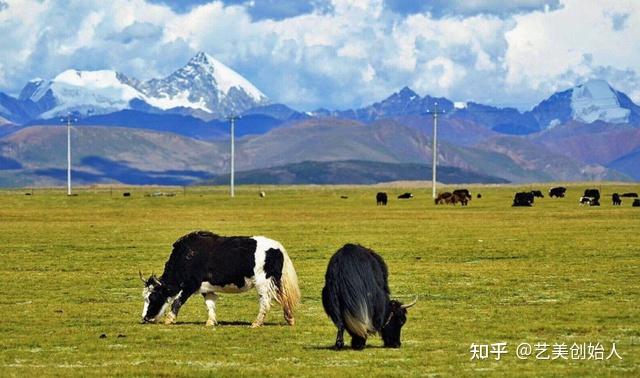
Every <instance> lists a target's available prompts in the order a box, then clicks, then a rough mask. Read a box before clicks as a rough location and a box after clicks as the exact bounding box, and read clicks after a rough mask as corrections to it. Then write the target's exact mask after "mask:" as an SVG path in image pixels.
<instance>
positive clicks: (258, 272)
mask: <svg viewBox="0 0 640 378" xmlns="http://www.w3.org/2000/svg"><path fill="white" fill-rule="evenodd" d="M252 239H253V240H255V241H256V252H255V266H254V267H253V274H254V278H255V282H256V287H257V289H258V293H260V294H261V295H265V294H266V295H267V296H268V297H269V300H270V301H271V300H273V299H275V298H276V297H277V295H278V294H277V290H278V288H277V287H276V285H275V284H274V283H273V280H271V279H267V273H266V272H265V271H264V264H265V262H266V260H267V251H268V250H270V249H277V250H279V251H280V252H282V253H283V254H284V253H285V252H284V251H285V249H284V247H283V246H282V244H280V243H278V242H277V241H275V240H272V239H269V238H265V237H264V236H254V237H252Z"/></svg>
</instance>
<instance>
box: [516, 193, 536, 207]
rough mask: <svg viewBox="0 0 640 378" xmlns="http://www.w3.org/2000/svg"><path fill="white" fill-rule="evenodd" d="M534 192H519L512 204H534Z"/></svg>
mask: <svg viewBox="0 0 640 378" xmlns="http://www.w3.org/2000/svg"><path fill="white" fill-rule="evenodd" d="M533 200H534V197H533V193H531V192H519V193H516V194H515V196H514V197H513V204H512V205H511V206H528V207H531V206H533Z"/></svg>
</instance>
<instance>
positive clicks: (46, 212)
mask: <svg viewBox="0 0 640 378" xmlns="http://www.w3.org/2000/svg"><path fill="white" fill-rule="evenodd" d="M541 188H542V187H541ZM517 189H518V188H514V187H481V188H472V190H473V191H474V192H477V191H480V192H481V193H482V195H483V197H482V199H477V198H474V199H473V200H472V201H471V203H470V206H469V207H467V208H461V207H459V206H458V207H451V206H449V207H445V206H439V207H436V206H435V205H433V202H432V201H431V199H430V195H429V190H427V189H412V191H413V192H414V194H415V195H416V198H415V199H413V200H409V201H404V202H401V201H398V200H395V196H393V198H394V199H392V200H391V201H390V204H389V206H387V207H376V206H375V200H374V195H375V192H376V191H378V190H379V188H374V187H360V188H357V187H356V188H346V187H345V188H338V187H317V188H295V187H287V188H267V189H266V191H267V197H266V198H264V199H260V198H259V197H258V196H257V188H255V187H241V188H240V190H239V191H238V193H237V196H236V198H235V199H230V198H228V197H227V192H226V190H224V189H222V188H217V189H212V188H190V189H188V190H187V192H186V195H184V194H183V192H182V190H179V191H177V195H176V196H175V197H144V193H149V192H152V191H154V190H153V189H151V188H131V189H127V191H131V192H132V193H133V196H132V197H131V198H123V197H122V196H121V192H122V190H115V191H114V193H113V196H111V195H110V193H109V192H108V191H93V190H83V191H81V192H80V195H79V196H77V197H67V196H66V195H64V193H63V192H62V191H61V190H58V191H55V190H51V191H45V190H40V191H36V192H35V193H34V195H32V196H25V195H24V191H22V190H6V191H1V192H0V201H1V203H2V205H1V207H0V270H1V271H0V274H1V277H2V278H1V281H0V282H1V288H2V290H1V293H2V296H1V297H0V319H1V321H0V336H1V337H0V364H1V367H0V375H2V376H51V375H58V376H60V375H65V376H66V375H76V376H94V375H124V376H151V375H153V376H158V375H160V376H209V375H210V376H325V375H327V376H337V375H340V376H366V375H368V376H395V375H398V376H400V375H402V376H405V375H408V376H423V375H434V376H471V375H499V376H504V375H508V376H516V375H517V376H523V375H527V376H558V375H569V376H636V377H637V376H640V305H639V304H638V303H639V300H640V233H639V232H638V229H639V226H640V209H638V208H632V207H631V206H630V203H629V201H625V203H624V204H623V206H622V207H615V208H614V207H613V206H611V205H610V201H609V200H608V199H606V198H605V199H604V200H603V201H602V202H603V206H602V207H600V208H585V207H580V206H578V205H577V198H578V197H579V195H580V194H579V193H580V191H581V190H583V189H584V186H578V185H570V189H569V192H568V194H567V198H566V199H549V198H544V199H542V200H539V201H537V202H536V205H535V207H533V208H511V207H510V204H511V198H512V193H513V192H514V191H515V190H517ZM637 189H638V188H637V187H633V186H629V187H628V186H625V187H623V186H620V187H617V186H615V185H609V186H607V185H603V186H602V191H603V192H604V193H605V194H606V193H609V194H610V193H612V192H614V191H637ZM163 190H164V191H167V189H163ZM262 190H265V188H262ZM402 191H403V190H402V189H401V188H392V189H390V190H389V192H390V194H394V195H395V194H399V193H400V192H402ZM340 196H348V198H347V199H341V198H340ZM198 229H208V230H212V231H215V232H217V233H220V234H225V235H267V236H269V237H272V238H274V239H277V240H279V241H281V242H282V243H283V244H284V245H285V246H286V247H287V250H288V252H289V255H290V256H291V257H292V259H293V262H294V265H295V266H296V269H297V271H298V275H299V277H300V282H301V289H302V292H303V303H302V305H301V307H300V308H299V310H298V312H297V316H296V320H297V324H296V326H295V327H288V326H285V323H284V320H283V319H282V313H281V311H280V309H279V308H278V307H277V306H274V308H273V309H272V312H271V313H270V316H269V318H268V324H267V325H266V326H265V327H263V328H261V329H249V328H248V325H249V323H250V322H251V321H252V320H253V318H254V316H255V315H256V312H257V301H256V297H255V293H253V292H250V293H245V294H242V295H230V294H229V295H222V296H221V299H220V300H219V302H218V320H219V321H221V323H222V324H221V326H219V327H218V328H216V329H210V328H205V326H204V322H205V320H206V311H205V307H204V304H203V301H202V299H201V298H200V297H194V298H192V299H191V300H190V301H189V302H188V303H187V304H186V305H185V307H183V310H182V312H181V313H180V317H179V318H178V323H177V324H175V325H172V326H164V325H141V324H139V323H138V322H139V317H140V312H141V309H142V299H141V283H140V281H139V279H138V269H141V270H142V271H143V272H144V273H146V274H149V273H150V272H152V271H155V272H156V273H159V272H161V271H162V268H163V266H164V262H165V260H166V258H167V257H168V255H169V253H170V249H171V244H172V243H173V241H174V240H175V239H176V238H178V237H179V236H181V235H182V234H185V233H187V232H189V231H192V230H198ZM346 242H358V243H361V244H363V245H365V246H368V247H370V248H373V249H374V250H376V251H377V252H379V253H380V254H381V255H382V256H383V257H384V258H385V260H386V261H387V264H388V265H389V268H390V286H391V290H392V293H393V294H394V296H396V297H398V298H400V299H402V300H408V299H409V298H412V296H413V295H418V296H419V302H418V304H417V305H416V306H415V307H413V308H412V309H411V310H410V312H409V320H408V323H407V325H406V326H405V329H404V332H403V346H402V348H401V349H397V350H389V349H384V348H381V344H382V343H381V341H380V339H379V338H372V339H371V340H370V342H369V347H368V348H367V349H365V350H364V351H361V352H356V351H351V350H345V351H341V352H335V351H333V350H330V349H329V347H330V346H331V345H332V344H333V341H334V338H335V328H334V326H333V325H332V324H331V322H330V321H329V320H328V318H327V317H326V315H325V314H324V312H323V309H322V305H321V301H320V291H321V288H322V285H323V279H324V271H325V269H326V264H327V261H328V258H329V257H330V256H331V255H332V253H333V252H334V251H336V250H337V249H338V248H339V247H340V246H342V245H343V244H344V243H346ZM101 335H105V337H103V338H101V337H100V336H101ZM498 342H506V343H508V346H507V350H508V354H507V355H504V356H502V359H501V360H500V361H496V360H495V359H493V356H491V357H490V358H489V359H487V360H481V361H477V360H474V361H472V360H471V353H470V346H471V344H472V343H485V344H490V343H498ZM522 342H527V343H530V344H534V343H537V342H546V343H548V344H550V345H552V344H554V343H565V344H567V345H568V346H570V345H571V344H573V343H574V342H575V343H584V342H586V343H589V342H591V343H594V344H595V343H596V342H600V343H602V345H603V346H604V348H605V357H606V356H607V355H608V353H609V351H610V349H611V345H612V343H613V342H615V343H616V348H617V351H618V354H619V355H620V356H621V357H622V360H620V359H618V358H617V357H615V356H614V357H613V358H612V359H610V360H608V361H606V360H605V361H600V360H571V359H568V360H564V359H557V360H536V359H535V358H534V357H530V358H529V359H527V360H520V359H518V358H517V357H516V356H515V348H516V346H517V345H518V344H519V343H522ZM550 352H551V351H550V350H549V353H547V354H548V355H549V354H550Z"/></svg>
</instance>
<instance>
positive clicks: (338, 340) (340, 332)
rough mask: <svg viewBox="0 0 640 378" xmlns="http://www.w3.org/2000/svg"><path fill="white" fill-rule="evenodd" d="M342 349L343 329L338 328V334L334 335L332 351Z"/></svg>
mask: <svg viewBox="0 0 640 378" xmlns="http://www.w3.org/2000/svg"><path fill="white" fill-rule="evenodd" d="M342 348H344V327H338V334H337V335H336V344H335V345H334V346H333V349H335V350H340V349H342Z"/></svg>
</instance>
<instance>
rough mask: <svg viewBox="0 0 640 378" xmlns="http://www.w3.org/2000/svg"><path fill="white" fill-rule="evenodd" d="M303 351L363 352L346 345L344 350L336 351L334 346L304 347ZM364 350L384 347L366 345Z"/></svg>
mask: <svg viewBox="0 0 640 378" xmlns="http://www.w3.org/2000/svg"><path fill="white" fill-rule="evenodd" d="M302 349H306V350H331V351H334V352H344V351H356V352H361V350H354V349H353V348H351V346H349V345H348V344H345V346H344V348H342V349H334V347H333V345H310V346H304V347H302ZM364 349H384V346H382V345H366V346H365V347H364Z"/></svg>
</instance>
